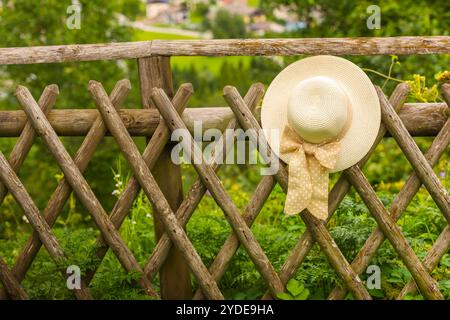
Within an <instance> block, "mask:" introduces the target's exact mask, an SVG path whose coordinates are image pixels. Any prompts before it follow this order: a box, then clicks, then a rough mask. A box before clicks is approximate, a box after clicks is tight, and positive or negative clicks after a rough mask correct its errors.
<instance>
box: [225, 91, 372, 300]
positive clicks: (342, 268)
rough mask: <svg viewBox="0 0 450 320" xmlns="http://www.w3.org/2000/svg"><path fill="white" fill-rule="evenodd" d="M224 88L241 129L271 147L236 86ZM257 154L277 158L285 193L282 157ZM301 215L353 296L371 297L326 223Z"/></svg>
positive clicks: (286, 183)
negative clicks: (259, 133)
mask: <svg viewBox="0 0 450 320" xmlns="http://www.w3.org/2000/svg"><path fill="white" fill-rule="evenodd" d="M223 91H224V98H225V100H226V101H227V102H228V104H229V106H230V107H231V109H232V110H233V112H234V114H235V116H236V118H237V119H238V121H239V123H240V124H241V126H242V128H244V130H247V134H248V135H249V137H250V139H251V141H253V142H254V143H259V144H260V145H261V144H262V145H263V146H264V150H270V147H269V145H268V143H267V141H266V139H265V137H264V135H259V137H258V132H261V130H262V129H261V127H260V126H259V124H258V122H257V121H256V119H255V117H253V115H252V114H251V112H250V111H249V110H248V107H247V106H246V105H245V102H244V101H243V99H242V98H241V97H240V95H239V93H238V92H237V90H236V88H234V87H231V86H226V87H225V88H224V90H223ZM249 129H251V130H249ZM260 154H261V156H263V157H265V158H266V159H265V160H266V162H268V163H271V164H274V163H276V162H277V163H278V167H279V170H278V171H277V173H276V174H275V177H276V179H277V181H278V183H279V184H280V186H281V187H282V188H283V190H284V191H285V192H286V193H287V187H288V174H287V170H286V169H285V168H284V166H283V165H282V163H281V161H280V160H279V159H278V158H277V157H276V156H275V155H274V154H273V153H270V157H267V155H266V153H265V152H262V153H260ZM300 217H301V218H302V219H303V221H304V222H305V224H306V226H307V227H308V229H309V230H310V231H311V233H312V234H313V236H314V238H315V240H316V241H317V242H318V244H319V245H320V247H321V249H322V251H323V252H324V253H325V255H326V256H327V258H328V260H329V262H330V264H331V265H332V266H333V268H334V269H335V270H336V272H337V273H338V274H339V276H340V277H341V278H342V279H343V281H344V282H345V284H346V285H347V286H348V288H349V289H350V290H351V291H352V292H353V293H354V295H355V297H356V298H358V299H366V300H370V299H371V296H370V294H369V293H368V292H367V290H366V288H365V287H364V285H363V284H362V281H361V279H360V278H359V276H358V275H357V274H356V273H355V272H354V271H353V270H352V269H351V268H350V264H349V263H348V262H347V260H346V259H345V257H344V256H343V254H342V252H341V251H340V250H339V248H338V247H337V245H336V243H335V242H334V240H333V239H332V237H331V236H330V234H329V232H328V230H327V229H326V227H325V224H324V223H323V222H322V221H319V220H318V219H316V218H315V217H313V216H312V215H311V214H310V213H309V212H308V211H307V210H305V211H304V212H302V213H301V214H300Z"/></svg>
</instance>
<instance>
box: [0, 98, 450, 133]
mask: <svg viewBox="0 0 450 320" xmlns="http://www.w3.org/2000/svg"><path fill="white" fill-rule="evenodd" d="M119 114H120V116H121V118H122V121H123V122H124V124H125V126H126V128H127V129H128V132H129V133H130V134H131V135H132V136H151V135H152V134H153V133H154V131H155V129H156V127H157V126H158V124H159V120H160V117H159V113H158V111H157V110H155V109H144V110H142V109H139V108H138V109H123V110H120V112H119ZM98 115H99V113H98V110H95V109H82V108H79V109H76V108H75V109H57V110H51V111H50V112H49V113H48V117H47V118H48V120H49V122H50V124H51V125H52V127H53V129H54V130H55V131H56V133H57V134H58V135H59V136H85V135H86V134H87V133H88V132H89V130H90V128H91V127H92V125H93V124H94V122H95V120H96V119H97V117H98ZM449 115H450V112H449V110H448V108H447V106H446V105H445V103H406V104H405V106H404V108H402V110H401V111H400V113H399V116H400V119H401V120H402V122H403V123H404V125H405V127H406V128H407V129H408V132H409V133H410V134H411V135H412V136H418V137H419V136H424V137H425V136H436V135H437V134H438V133H439V131H440V130H441V129H442V126H443V125H444V123H445V122H446V121H447V119H448V117H449ZM256 116H257V119H258V120H259V116H258V114H257V115H256ZM233 117H234V115H233V112H232V111H231V110H230V109H229V108H225V107H201V108H188V109H186V111H185V112H184V113H183V115H182V119H183V121H184V123H185V124H186V126H187V127H188V128H189V131H190V132H191V133H192V132H193V131H194V121H195V120H198V121H202V124H203V130H207V129H212V128H214V129H219V130H221V131H223V130H224V129H225V127H226V125H227V124H228V122H229V121H230V120H231V119H232V118H233ZM26 121H27V116H26V114H25V113H24V112H23V111H21V110H9V111H8V110H2V111H0V123H2V125H1V126H0V136H2V137H17V136H19V135H20V134H21V132H22V129H23V127H24V126H25V123H26ZM106 134H107V135H110V133H109V132H107V133H106Z"/></svg>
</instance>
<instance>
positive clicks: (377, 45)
mask: <svg viewBox="0 0 450 320" xmlns="http://www.w3.org/2000/svg"><path fill="white" fill-rule="evenodd" d="M436 53H441V54H442V53H450V37H449V36H417V37H379V38H377V37H367V38H300V39H299V38H296V39H214V40H153V41H142V42H124V43H110V44H83V45H61V46H41V47H23V48H20V47H19V48H1V49H0V65H2V64H32V63H58V62H73V61H94V60H118V59H135V58H144V57H150V56H276V55H281V56H291V55H302V54H332V55H380V54H381V55H390V54H395V55H404V54H436Z"/></svg>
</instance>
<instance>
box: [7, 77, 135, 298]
mask: <svg viewBox="0 0 450 320" xmlns="http://www.w3.org/2000/svg"><path fill="white" fill-rule="evenodd" d="M130 89H131V83H130V81H129V80H125V79H124V80H120V81H118V82H117V84H116V85H115V87H114V89H113V91H112V92H111V100H112V101H113V104H114V106H115V107H116V108H120V106H121V105H122V103H123V101H124V100H125V98H126V97H127V95H128V92H129V91H130ZM105 132H106V127H105V125H104V124H103V120H102V117H101V116H100V115H99V116H98V118H97V120H96V121H95V122H94V124H93V126H92V128H91V130H89V133H88V134H87V136H86V137H85V139H84V140H83V142H82V144H81V146H80V148H79V149H78V151H77V152H76V154H75V157H74V162H75V164H76V165H77V166H78V169H79V170H80V172H84V171H85V170H86V168H87V166H88V164H89V162H90V160H91V159H92V156H93V155H94V152H95V150H96V148H97V147H98V145H99V144H100V142H101V141H102V139H103V137H104V135H105ZM71 192H72V189H71V187H70V184H69V183H68V181H67V180H66V179H65V178H63V179H62V180H61V181H59V183H58V186H57V187H56V189H55V191H54V192H53V194H52V196H51V197H50V200H49V201H48V203H47V206H46V207H45V209H44V211H43V213H42V215H43V216H44V218H45V221H46V222H47V223H48V225H49V226H50V228H51V227H52V226H53V224H54V223H55V221H56V219H57V217H58V215H59V213H60V212H61V210H62V209H63V207H64V204H65V203H66V201H67V199H68V198H69V196H70V193H71ZM41 245H42V243H41V241H40V239H39V236H38V234H37V233H36V232H34V233H33V235H32V236H31V237H30V238H29V239H28V241H27V243H26V244H25V246H24V247H23V249H22V250H21V252H20V254H19V256H18V257H17V260H16V263H15V265H14V268H13V273H14V275H15V277H16V278H17V279H18V280H19V281H22V280H23V278H24V277H25V274H26V272H27V270H28V269H29V268H30V266H31V263H32V262H33V260H34V258H35V257H36V255H37V253H38V252H39V249H40V248H41ZM85 281H86V283H89V281H88V280H87V279H86V280H85ZM3 298H5V292H4V291H3V290H0V299H3Z"/></svg>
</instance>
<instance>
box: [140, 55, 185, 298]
mask: <svg viewBox="0 0 450 320" xmlns="http://www.w3.org/2000/svg"><path fill="white" fill-rule="evenodd" d="M138 70H139V84H140V88H141V102H142V107H143V108H145V109H151V108H155V106H153V105H152V101H151V99H150V93H151V90H152V89H153V88H154V87H157V88H162V89H163V90H164V92H166V94H167V95H168V96H169V97H170V98H171V99H172V98H173V80H172V69H171V67H170V57H147V58H141V59H138ZM147 140H148V139H147ZM171 150H172V146H171V145H170V144H167V145H166V146H165V147H164V149H163V151H162V152H161V154H160V156H159V159H158V161H157V162H156V164H155V165H154V167H153V169H152V174H153V177H154V178H155V180H156V182H157V183H158V185H159V188H160V189H161V191H162V193H163V194H164V197H165V198H166V199H167V201H168V202H169V205H170V207H171V208H172V210H173V211H175V210H176V209H177V208H178V206H179V205H180V203H181V201H182V200H183V181H182V178H181V168H180V166H179V165H176V164H174V163H173V162H172V161H171V159H170V154H171ZM153 213H154V214H153V215H154V225H155V238H156V239H157V240H158V239H159V238H160V237H161V235H162V234H163V233H164V226H163V224H162V222H161V219H160V218H159V216H160V213H159V212H158V211H157V210H156V208H155V207H153ZM159 282H160V292H161V298H162V299H165V300H186V299H191V298H192V283H191V273H190V271H189V266H188V264H187V263H186V261H184V259H183V255H182V254H181V253H180V252H179V251H178V249H177V248H176V247H173V248H172V249H171V250H170V252H169V255H168V257H167V260H166V261H165V263H164V265H163V266H162V268H161V269H160V271H159Z"/></svg>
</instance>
